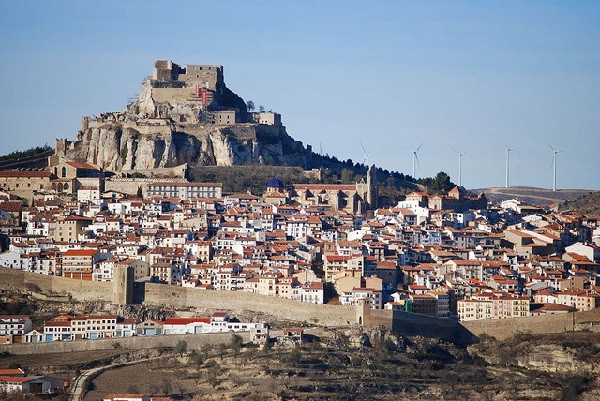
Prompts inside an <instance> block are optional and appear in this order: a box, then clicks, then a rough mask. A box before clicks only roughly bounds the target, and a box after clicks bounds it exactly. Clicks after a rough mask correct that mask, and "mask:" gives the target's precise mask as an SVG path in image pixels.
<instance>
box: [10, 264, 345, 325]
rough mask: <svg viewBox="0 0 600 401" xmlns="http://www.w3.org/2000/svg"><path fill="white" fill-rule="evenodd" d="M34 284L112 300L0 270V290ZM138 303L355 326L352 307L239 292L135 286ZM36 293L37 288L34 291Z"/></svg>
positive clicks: (93, 288)
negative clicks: (248, 313)
mask: <svg viewBox="0 0 600 401" xmlns="http://www.w3.org/2000/svg"><path fill="white" fill-rule="evenodd" d="M28 284H34V285H35V286H37V287H38V288H39V289H40V291H41V292H43V293H51V292H52V293H56V294H71V295H72V298H73V299H75V300H77V301H102V302H111V301H112V283H110V282H107V283H106V282H94V281H82V280H75V279H69V278H64V277H54V276H46V275H41V274H34V273H27V272H23V271H19V270H14V269H7V268H0V289H4V290H17V291H32V288H31V286H30V285H28ZM136 289H137V290H138V293H137V294H135V299H136V300H137V302H143V303H147V304H152V305H162V306H165V307H173V308H189V307H194V308H199V309H207V310H230V311H233V312H238V313H239V312H241V311H251V312H255V313H257V314H265V315H267V316H268V317H273V318H276V319H280V320H290V321H295V322H304V321H306V322H308V323H312V324H316V325H321V326H328V327H332V326H344V325H348V324H353V323H355V322H356V321H355V311H354V308H351V307H348V306H341V305H317V304H309V303H304V302H298V301H292V300H290V299H284V298H277V297H270V296H266V295H258V294H250V293H246V292H240V291H207V290H200V289H197V288H183V287H178V286H172V285H167V284H153V283H145V284H144V285H143V286H140V285H138V284H137V283H136ZM35 291H36V292H40V291H37V289H35Z"/></svg>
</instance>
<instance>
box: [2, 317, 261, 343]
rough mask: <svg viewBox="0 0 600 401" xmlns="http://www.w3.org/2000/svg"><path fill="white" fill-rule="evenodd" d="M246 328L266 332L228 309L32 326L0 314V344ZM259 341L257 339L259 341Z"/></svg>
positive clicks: (80, 319) (256, 333)
mask: <svg viewBox="0 0 600 401" xmlns="http://www.w3.org/2000/svg"><path fill="white" fill-rule="evenodd" d="M237 332H250V333H251V334H252V339H253V341H254V339H257V340H259V339H262V338H266V336H268V327H267V324H266V323H259V322H240V321H239V320H238V319H237V318H235V317H231V315H230V314H229V313H228V312H215V313H213V314H212V315H211V316H210V317H191V318H176V317H172V318H167V319H165V320H158V319H149V320H145V321H141V320H139V319H134V318H128V319H124V318H121V317H119V316H117V315H109V314H100V315H87V316H71V315H60V316H56V317H55V318H53V319H51V320H49V321H47V322H45V323H44V324H43V327H41V328H39V329H34V328H33V325H32V321H31V319H30V318H29V316H16V315H12V316H11V315H4V316H0V333H3V334H2V335H0V344H12V343H40V342H52V341H70V340H95V339H101V338H123V337H133V336H157V335H172V334H208V333H237ZM259 342H260V341H259Z"/></svg>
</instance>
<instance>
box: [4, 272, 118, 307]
mask: <svg viewBox="0 0 600 401" xmlns="http://www.w3.org/2000/svg"><path fill="white" fill-rule="evenodd" d="M38 288H39V291H38ZM0 289H2V290H14V291H33V292H42V293H45V294H63V295H64V294H70V295H71V296H72V298H73V299H75V300H77V301H104V302H110V301H111V299H112V283H109V282H94V281H84V280H74V279H70V278H66V277H55V276H47V275H44V274H36V273H27V272H23V271H20V270H14V269H8V268H0Z"/></svg>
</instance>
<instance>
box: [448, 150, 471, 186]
mask: <svg viewBox="0 0 600 401" xmlns="http://www.w3.org/2000/svg"><path fill="white" fill-rule="evenodd" d="M450 147H451V148H452V150H454V151H455V152H456V154H457V155H458V186H459V187H462V157H463V155H466V154H467V152H463V153H460V152H459V151H458V150H456V149H454V147H453V146H450Z"/></svg>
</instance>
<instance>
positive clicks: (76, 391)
mask: <svg viewBox="0 0 600 401" xmlns="http://www.w3.org/2000/svg"><path fill="white" fill-rule="evenodd" d="M161 358H164V356H155V357H152V358H146V359H138V360H135V361H130V362H119V363H114V364H111V365H106V366H98V367H97V368H93V369H89V370H86V371H85V372H83V373H81V374H80V375H79V376H77V379H75V383H74V385H73V391H72V392H71V398H70V400H71V401H81V400H82V399H83V396H84V395H85V387H86V383H87V382H88V380H89V379H90V378H93V377H94V376H95V375H96V374H98V373H101V372H103V371H105V370H109V369H114V368H119V367H121V366H127V365H135V364H136V363H142V362H147V361H152V360H154V359H161Z"/></svg>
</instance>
